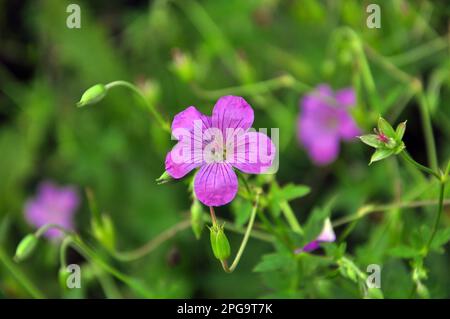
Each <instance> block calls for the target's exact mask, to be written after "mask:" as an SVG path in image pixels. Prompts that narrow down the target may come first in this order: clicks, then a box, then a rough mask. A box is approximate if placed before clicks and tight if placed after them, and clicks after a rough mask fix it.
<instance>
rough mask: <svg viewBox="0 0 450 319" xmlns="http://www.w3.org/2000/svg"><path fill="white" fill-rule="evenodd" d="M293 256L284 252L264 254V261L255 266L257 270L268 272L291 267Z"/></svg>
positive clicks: (254, 269)
mask: <svg viewBox="0 0 450 319" xmlns="http://www.w3.org/2000/svg"><path fill="white" fill-rule="evenodd" d="M294 262H295V261H294V259H293V258H292V256H289V255H287V254H283V253H274V254H267V255H264V256H263V258H262V261H260V262H259V264H257V265H256V266H255V268H253V271H255V272H267V271H274V270H281V269H287V268H289V267H290V266H291V265H292V264H293V263H294Z"/></svg>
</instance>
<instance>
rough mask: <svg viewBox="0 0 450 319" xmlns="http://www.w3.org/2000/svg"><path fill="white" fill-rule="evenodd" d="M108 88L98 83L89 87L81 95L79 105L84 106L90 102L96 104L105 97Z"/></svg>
mask: <svg viewBox="0 0 450 319" xmlns="http://www.w3.org/2000/svg"><path fill="white" fill-rule="evenodd" d="M106 92H107V89H106V87H105V86H104V85H103V84H96V85H94V86H92V87H90V88H89V89H87V90H86V91H85V92H84V93H83V95H82V96H81V100H80V102H78V103H77V106H78V107H83V106H86V105H89V104H94V103H97V102H98V101H100V100H101V99H103V98H104V97H105V95H106Z"/></svg>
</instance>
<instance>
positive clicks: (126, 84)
mask: <svg viewBox="0 0 450 319" xmlns="http://www.w3.org/2000/svg"><path fill="white" fill-rule="evenodd" d="M118 86H123V87H126V88H128V89H130V90H131V91H133V92H134V93H136V94H137V95H138V96H139V97H140V98H141V99H142V101H143V102H144V104H145V105H146V106H147V108H148V110H149V111H150V113H151V114H152V115H153V116H154V118H155V119H156V121H157V122H158V124H159V125H160V126H161V128H162V129H163V130H164V131H166V132H168V133H170V132H171V130H170V126H169V124H168V123H167V122H166V121H165V120H164V119H163V118H162V116H161V115H160V114H159V113H158V111H156V109H155V107H154V105H151V104H150V103H149V102H148V101H147V99H146V97H145V96H144V95H143V94H142V92H141V91H140V90H139V89H138V88H137V87H136V86H135V85H134V84H132V83H130V82H127V81H121V80H120V81H113V82H111V83H108V84H106V85H105V87H106V89H107V90H110V89H112V88H113V87H118Z"/></svg>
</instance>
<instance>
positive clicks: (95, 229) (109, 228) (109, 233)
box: [92, 214, 116, 250]
mask: <svg viewBox="0 0 450 319" xmlns="http://www.w3.org/2000/svg"><path fill="white" fill-rule="evenodd" d="M92 233H93V234H94V237H95V238H96V239H97V240H98V241H99V242H100V243H101V244H102V245H103V246H105V247H106V248H108V249H110V250H114V247H115V244H116V240H115V239H116V236H115V232H114V225H113V222H112V220H111V218H110V217H109V216H108V215H105V214H103V215H102V216H101V222H100V223H99V222H97V221H96V220H95V219H93V220H92Z"/></svg>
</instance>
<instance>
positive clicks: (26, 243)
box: [14, 234, 38, 262]
mask: <svg viewBox="0 0 450 319" xmlns="http://www.w3.org/2000/svg"><path fill="white" fill-rule="evenodd" d="M37 243H38V238H37V237H36V236H35V235H34V234H28V235H26V236H25V237H24V238H23V239H22V240H21V241H20V243H19V245H17V249H16V255H15V256H14V260H15V261H16V262H19V261H23V260H25V259H26V258H28V256H30V254H31V253H32V252H33V250H34V248H35V247H36V245H37Z"/></svg>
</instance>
